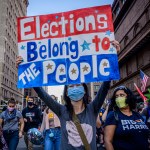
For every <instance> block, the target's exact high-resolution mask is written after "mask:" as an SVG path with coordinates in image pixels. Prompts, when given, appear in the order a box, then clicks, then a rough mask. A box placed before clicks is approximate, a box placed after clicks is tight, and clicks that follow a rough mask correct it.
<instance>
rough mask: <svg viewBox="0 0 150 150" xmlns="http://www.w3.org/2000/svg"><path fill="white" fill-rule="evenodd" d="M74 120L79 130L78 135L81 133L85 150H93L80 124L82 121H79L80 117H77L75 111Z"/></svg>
mask: <svg viewBox="0 0 150 150" xmlns="http://www.w3.org/2000/svg"><path fill="white" fill-rule="evenodd" d="M72 119H73V122H74V124H75V126H76V128H77V130H78V133H79V135H80V138H81V140H82V143H83V145H84V147H85V150H91V148H90V144H89V143H88V140H87V138H86V136H85V133H84V131H83V128H82V126H81V124H80V121H79V119H78V117H77V116H76V114H75V112H74V111H73V116H72Z"/></svg>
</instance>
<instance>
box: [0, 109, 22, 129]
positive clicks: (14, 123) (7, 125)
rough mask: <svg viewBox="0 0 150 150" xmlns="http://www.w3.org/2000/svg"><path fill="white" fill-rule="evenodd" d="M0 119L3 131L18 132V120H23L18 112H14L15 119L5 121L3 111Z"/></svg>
mask: <svg viewBox="0 0 150 150" xmlns="http://www.w3.org/2000/svg"><path fill="white" fill-rule="evenodd" d="M0 118H1V119H3V122H4V125H3V130H18V129H19V126H18V124H19V119H20V118H23V117H22V114H21V112H20V111H18V110H17V111H16V117H15V118H14V119H12V120H11V121H6V120H5V111H3V112H2V113H1V114H0Z"/></svg>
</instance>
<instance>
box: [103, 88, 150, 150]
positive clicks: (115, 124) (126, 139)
mask: <svg viewBox="0 0 150 150" xmlns="http://www.w3.org/2000/svg"><path fill="white" fill-rule="evenodd" d="M110 107H111V108H113V110H114V111H110V112H109V114H108V116H107V119H106V122H105V128H104V139H105V146H106V149H107V150H148V149H149V148H148V146H149V144H148V127H147V126H146V125H145V123H144V121H143V118H142V116H141V115H140V114H139V113H137V112H135V111H133V110H134V109H135V108H136V98H135V97H134V95H133V93H132V92H131V90H130V89H128V88H127V87H125V86H119V87H117V88H116V89H115V90H114V93H113V96H112V99H111V105H110Z"/></svg>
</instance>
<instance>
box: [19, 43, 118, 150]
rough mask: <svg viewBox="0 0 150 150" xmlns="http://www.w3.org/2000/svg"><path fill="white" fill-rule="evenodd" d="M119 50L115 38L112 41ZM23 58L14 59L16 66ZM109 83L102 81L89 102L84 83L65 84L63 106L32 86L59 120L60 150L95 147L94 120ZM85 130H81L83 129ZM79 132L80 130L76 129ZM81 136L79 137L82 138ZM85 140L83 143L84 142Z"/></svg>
mask: <svg viewBox="0 0 150 150" xmlns="http://www.w3.org/2000/svg"><path fill="white" fill-rule="evenodd" d="M112 44H113V45H115V47H116V49H117V50H118V51H119V50H120V46H119V43H118V42H117V41H113V42H112ZM21 62H22V58H21V57H18V58H17V61H16V63H17V65H18V64H20V63H21ZM109 86H110V81H106V82H104V83H103V84H102V85H101V87H100V89H99V91H98V94H97V95H96V97H95V99H94V100H93V101H92V102H91V103H90V104H88V101H89V99H88V97H89V95H88V88H87V86H86V84H84V83H83V84H72V85H68V86H65V87H64V101H65V104H66V105H65V106H63V105H61V104H59V103H57V102H56V101H55V100H53V99H52V97H51V96H50V95H48V94H47V93H46V92H45V91H44V90H43V88H40V87H35V88H34V90H35V91H36V93H37V94H38V96H39V97H40V98H41V99H42V100H43V101H44V102H45V103H46V104H47V106H48V107H49V108H50V109H51V110H52V111H53V112H54V113H55V114H56V115H57V116H58V117H59V119H60V122H61V146H60V147H61V149H62V150H76V149H78V150H82V149H88V150H89V149H91V150H96V119H97V116H98V112H99V109H100V108H101V106H102V104H103V102H104V100H105V97H106V95H107V92H108V89H109ZM83 130H84V132H82V131H83ZM79 131H80V132H79ZM81 139H82V140H81ZM83 143H84V144H83Z"/></svg>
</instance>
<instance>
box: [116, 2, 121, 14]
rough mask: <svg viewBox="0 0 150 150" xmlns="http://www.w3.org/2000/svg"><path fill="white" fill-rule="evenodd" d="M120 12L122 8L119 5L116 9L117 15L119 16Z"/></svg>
mask: <svg viewBox="0 0 150 150" xmlns="http://www.w3.org/2000/svg"><path fill="white" fill-rule="evenodd" d="M119 12H120V6H119V4H118V5H117V7H116V9H115V15H116V16H118V14H119Z"/></svg>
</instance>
